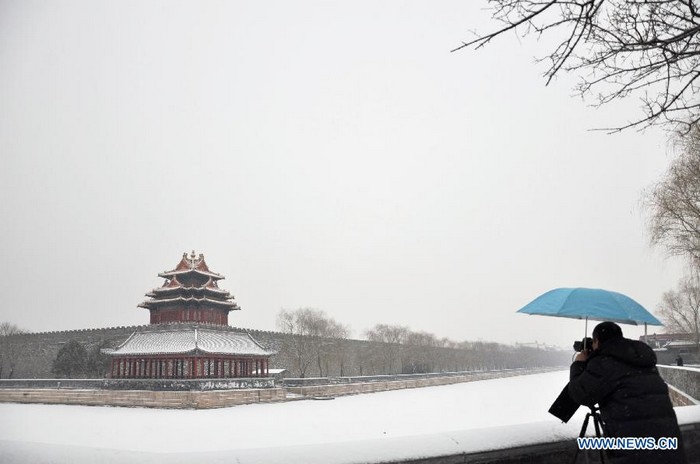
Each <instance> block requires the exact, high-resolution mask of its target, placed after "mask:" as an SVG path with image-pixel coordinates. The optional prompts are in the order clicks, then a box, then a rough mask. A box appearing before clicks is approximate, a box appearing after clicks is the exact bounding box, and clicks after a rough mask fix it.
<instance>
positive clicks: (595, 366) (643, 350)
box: [568, 322, 686, 463]
mask: <svg viewBox="0 0 700 464" xmlns="http://www.w3.org/2000/svg"><path fill="white" fill-rule="evenodd" d="M568 392H569V395H570V397H571V398H572V399H573V400H574V401H576V402H577V403H578V404H582V405H585V406H589V407H593V406H594V405H595V404H598V405H599V406H600V414H601V418H602V421H603V431H604V435H605V436H608V437H654V438H656V439H658V438H661V437H678V450H675V451H671V450H631V451H610V452H609V455H608V456H609V458H610V459H611V460H612V462H614V463H628V462H629V463H658V462H664V463H684V462H686V461H685V455H684V452H683V448H682V443H681V439H680V437H681V433H680V430H679V428H678V422H677V420H676V414H675V412H674V410H673V406H672V405H671V400H670V399H669V396H668V387H667V386H666V383H665V382H664V381H663V379H662V378H661V377H660V376H659V373H658V371H657V369H656V355H655V354H654V351H653V350H652V349H651V348H650V347H649V346H648V345H647V344H645V343H642V342H639V341H635V340H629V339H627V338H623V336H622V329H620V326H618V325H617V324H615V323H613V322H603V323H601V324H598V325H597V326H596V327H595V329H593V346H592V351H582V352H580V353H578V354H577V355H576V359H575V361H574V362H573V364H571V369H570V381H569V385H568Z"/></svg>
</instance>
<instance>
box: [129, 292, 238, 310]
mask: <svg viewBox="0 0 700 464" xmlns="http://www.w3.org/2000/svg"><path fill="white" fill-rule="evenodd" d="M146 296H149V295H148V294H146ZM164 303H200V304H201V303H213V304H216V305H221V306H224V307H228V308H230V310H231V311H233V310H238V309H241V308H239V307H238V305H237V304H236V303H234V302H233V301H231V300H213V299H211V298H207V297H206V296H205V297H202V298H196V297H182V296H177V297H175V298H162V299H161V298H156V299H153V300H148V301H144V302H142V303H141V304H139V307H141V308H150V307H151V306H156V305H159V304H164Z"/></svg>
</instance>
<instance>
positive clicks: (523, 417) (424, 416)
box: [0, 371, 700, 464]
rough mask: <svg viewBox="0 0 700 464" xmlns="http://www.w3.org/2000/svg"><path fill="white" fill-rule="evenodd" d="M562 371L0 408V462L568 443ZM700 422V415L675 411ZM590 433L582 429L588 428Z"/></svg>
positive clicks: (346, 454)
mask: <svg viewBox="0 0 700 464" xmlns="http://www.w3.org/2000/svg"><path fill="white" fill-rule="evenodd" d="M567 378H568V372H567V371H559V372H550V373H546V374H535V375H529V376H520V377H510V378H505V379H493V380H484V381H479V382H471V383H462V384H455V385H445V386H439V387H429V388H420V389H411V390H399V391H389V392H382V393H374V394H367V395H358V396H349V397H342V398H337V399H335V400H331V401H313V400H307V401H297V402H290V403H278V404H256V405H247V406H237V407H233V408H227V409H216V410H155V409H140V408H106V407H88V406H61V405H20V404H0V417H2V421H0V455H2V456H3V462H7V463H29V462H32V463H39V464H40V463H42V462H46V463H49V462H50V463H64V462H65V463H68V462H70V463H118V462H129V463H132V462H133V463H144V464H151V463H156V462H163V461H164V460H165V459H166V458H167V460H168V461H167V462H169V463H180V462H182V463H186V462H193V461H195V460H201V459H206V460H207V461H208V462H212V463H216V462H238V463H241V464H252V463H256V464H273V463H287V464H288V463H296V462H298V463H307V464H315V463H348V464H349V463H358V462H381V461H385V460H397V459H406V458H416V457H423V456H437V455H445V454H455V453H463V452H475V451H482V450H488V449H498V448H509V447H513V446H519V445H525V444H532V443H538V442H548V441H555V440H558V439H563V438H564V439H565V438H573V437H575V436H576V435H577V434H578V431H579V428H580V424H581V422H582V420H583V416H584V415H585V410H584V409H583V408H582V409H580V410H579V412H578V413H577V415H576V416H575V417H574V418H573V419H572V420H571V421H570V422H569V424H561V423H560V422H559V421H558V420H557V419H556V418H554V417H552V416H551V415H549V414H548V413H547V409H548V408H549V405H550V404H551V402H552V401H553V400H554V398H556V396H557V395H558V394H559V391H560V390H561V388H562V387H563V386H564V385H565V384H566V381H567ZM678 415H679V421H680V422H681V423H686V422H698V421H700V406H691V407H686V408H679V409H678ZM591 429H592V427H591Z"/></svg>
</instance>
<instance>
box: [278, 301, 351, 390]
mask: <svg viewBox="0 0 700 464" xmlns="http://www.w3.org/2000/svg"><path fill="white" fill-rule="evenodd" d="M277 326H278V328H279V329H280V330H281V331H282V332H284V333H286V334H288V335H289V336H290V341H291V343H290V346H289V347H288V349H289V351H290V352H291V354H292V357H293V359H294V363H295V367H296V369H297V372H299V376H300V377H306V375H307V374H308V370H309V366H310V365H311V364H312V363H313V362H315V363H316V366H317V367H318V375H319V376H323V373H324V367H325V368H326V369H325V373H326V375H328V364H329V357H330V356H331V355H332V353H333V351H334V350H333V347H334V345H335V344H336V343H337V340H334V339H337V338H345V337H347V336H348V334H349V332H350V329H349V328H347V327H346V326H344V325H342V324H340V323H339V322H337V321H335V320H334V319H333V318H331V317H329V316H327V315H326V314H325V313H324V312H323V311H321V310H318V309H312V308H300V309H297V310H295V311H285V310H282V311H280V313H279V314H278V316H277Z"/></svg>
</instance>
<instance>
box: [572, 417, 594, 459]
mask: <svg viewBox="0 0 700 464" xmlns="http://www.w3.org/2000/svg"><path fill="white" fill-rule="evenodd" d="M590 418H591V413H590V412H589V413H588V414H586V418H585V419H584V420H583V425H582V426H581V432H580V433H579V434H578V436H579V438H583V437H585V436H586V430H587V429H588V419H590ZM593 423H594V424H595V418H593ZM596 430H597V429H596ZM599 436H600V435H599ZM580 452H581V448H579V447H578V446H576V454H574V460H573V461H572V464H576V461H577V460H578V453H580Z"/></svg>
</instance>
